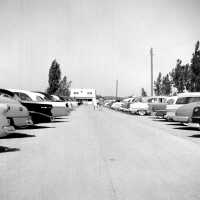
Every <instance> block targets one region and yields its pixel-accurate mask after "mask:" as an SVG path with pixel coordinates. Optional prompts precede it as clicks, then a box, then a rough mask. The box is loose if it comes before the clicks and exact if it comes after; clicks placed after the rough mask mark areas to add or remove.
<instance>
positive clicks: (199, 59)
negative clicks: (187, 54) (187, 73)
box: [190, 41, 200, 92]
mask: <svg viewBox="0 0 200 200" xmlns="http://www.w3.org/2000/svg"><path fill="white" fill-rule="evenodd" d="M190 68H191V91H192V92H199V91H200V49H199V41H197V43H196V45H195V51H194V53H193V54H192V59H191V66H190Z"/></svg>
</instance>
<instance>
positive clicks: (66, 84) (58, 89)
mask: <svg viewBox="0 0 200 200" xmlns="http://www.w3.org/2000/svg"><path fill="white" fill-rule="evenodd" d="M71 83H72V82H71V81H67V77H66V76H64V77H63V78H61V69H60V64H59V63H58V62H57V61H56V60H53V62H52V64H51V67H50V69H49V87H48V88H47V90H46V92H47V93H48V94H50V95H51V94H55V95H58V96H61V97H69V95H70V87H71Z"/></svg>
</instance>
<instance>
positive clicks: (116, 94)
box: [115, 80, 118, 100]
mask: <svg viewBox="0 0 200 200" xmlns="http://www.w3.org/2000/svg"><path fill="white" fill-rule="evenodd" d="M115 98H116V100H117V99H118V80H116V93H115Z"/></svg>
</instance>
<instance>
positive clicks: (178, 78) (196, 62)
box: [154, 41, 200, 95]
mask: <svg viewBox="0 0 200 200" xmlns="http://www.w3.org/2000/svg"><path fill="white" fill-rule="evenodd" d="M172 88H175V90H176V91H175V93H180V92H184V91H188V92H200V44H199V41H197V43H196V45H195V50H194V53H193V54H192V59H191V62H190V63H187V64H183V63H182V61H181V60H180V59H178V60H177V63H176V66H175V67H174V68H173V69H172V70H171V72H169V73H168V74H167V75H165V76H162V74H161V72H159V74H158V77H157V79H156V81H154V92H155V95H171V94H172Z"/></svg>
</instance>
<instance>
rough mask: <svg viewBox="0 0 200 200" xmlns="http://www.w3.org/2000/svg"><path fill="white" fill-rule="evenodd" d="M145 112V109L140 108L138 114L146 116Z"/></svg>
mask: <svg viewBox="0 0 200 200" xmlns="http://www.w3.org/2000/svg"><path fill="white" fill-rule="evenodd" d="M145 114H146V111H145V110H139V111H138V115H140V116H144V115H145Z"/></svg>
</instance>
